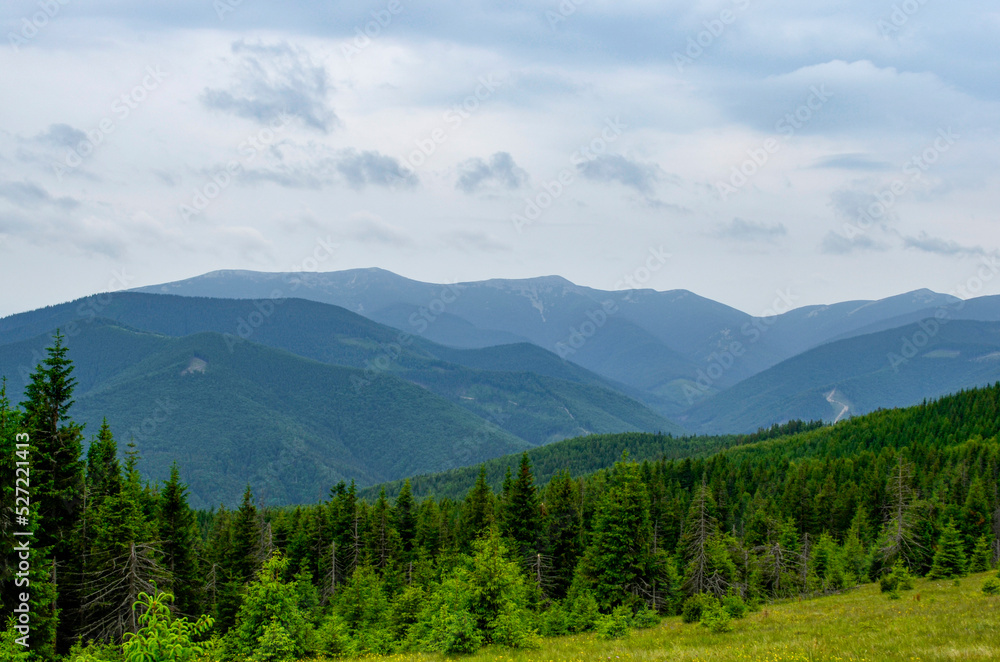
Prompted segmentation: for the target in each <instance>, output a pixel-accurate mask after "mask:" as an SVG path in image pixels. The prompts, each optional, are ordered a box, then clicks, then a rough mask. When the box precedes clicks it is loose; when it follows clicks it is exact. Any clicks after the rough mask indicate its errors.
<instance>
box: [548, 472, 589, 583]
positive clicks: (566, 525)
mask: <svg viewBox="0 0 1000 662" xmlns="http://www.w3.org/2000/svg"><path fill="white" fill-rule="evenodd" d="M578 496H579V495H578V493H577V490H576V483H574V482H573V479H572V477H570V474H569V472H568V471H562V472H560V473H558V474H556V476H555V477H554V478H553V479H552V481H551V482H549V485H548V487H547V489H546V497H545V511H546V516H545V542H544V553H545V555H546V556H548V557H549V562H550V564H551V566H552V572H551V578H550V580H549V582H550V583H549V592H550V594H551V595H552V597H554V598H556V599H562V598H564V597H565V596H566V592H567V591H569V587H570V584H571V583H572V582H573V571H574V570H575V569H576V564H577V561H578V560H579V558H580V554H581V552H582V546H583V517H582V513H581V512H580V503H579V498H578Z"/></svg>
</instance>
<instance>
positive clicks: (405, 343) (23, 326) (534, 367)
mask: <svg viewBox="0 0 1000 662" xmlns="http://www.w3.org/2000/svg"><path fill="white" fill-rule="evenodd" d="M81 311H84V312H85V313H88V314H84V315H83V316H81V315H80V312H81ZM95 312H99V313H100V315H102V316H105V317H108V318H111V319H113V320H114V321H115V322H116V323H119V324H125V325H128V326H130V327H134V328H138V329H142V330H146V331H151V332H155V333H161V334H165V335H170V336H184V335H188V334H192V333H201V332H215V333H220V334H222V335H223V339H224V341H225V343H226V347H227V349H228V350H235V349H236V348H237V347H239V346H240V345H242V344H245V342H247V341H252V342H257V343H261V344H264V345H268V346H271V347H275V348H280V349H284V350H287V351H290V352H292V353H294V354H297V355H299V356H303V357H305V358H309V359H314V360H317V361H322V362H324V363H330V364H334V365H343V366H349V367H356V368H363V369H365V375H363V376H361V377H359V379H360V380H362V381H363V380H366V379H368V377H369V376H371V375H377V374H380V373H382V372H388V373H391V374H394V375H397V376H400V377H402V378H403V379H406V380H408V381H411V382H413V383H416V384H420V385H421V386H424V387H426V388H429V389H431V390H432V391H434V392H435V393H438V394H439V395H443V396H444V397H446V398H448V399H449V400H451V401H452V402H454V403H455V404H458V405H460V406H462V407H464V408H466V409H469V410H470V411H473V412H475V413H476V414H477V415H480V416H482V415H487V414H489V415H490V420H493V421H495V422H497V423H498V424H499V425H501V426H502V427H503V428H504V429H507V430H509V431H511V432H513V433H514V434H517V435H518V436H521V437H523V438H524V439H525V440H526V441H528V442H529V443H531V444H532V445H538V444H542V443H547V442H549V441H552V440H556V439H565V438H567V437H572V436H576V435H579V434H583V433H586V432H622V431H625V430H646V431H653V432H655V431H663V432H672V433H680V432H681V431H682V430H681V428H680V427H679V426H677V425H676V424H675V423H673V422H671V421H669V420H667V419H665V418H663V417H662V416H659V415H657V414H656V413H654V412H653V411H651V410H649V409H648V408H647V407H646V406H645V405H643V404H640V403H639V402H637V401H635V400H634V399H633V398H634V397H637V396H638V397H645V396H644V394H642V393H641V392H638V391H636V390H634V389H629V388H628V387H622V386H621V385H617V384H614V383H612V382H610V381H609V380H607V379H604V378H602V377H600V376H598V375H596V374H594V373H591V372H589V371H587V370H585V369H584V368H581V367H580V366H577V365H575V364H573V363H570V362H567V361H564V360H562V359H560V358H559V357H557V356H556V355H554V354H552V353H551V352H546V351H545V350H542V349H540V348H538V347H534V346H532V345H530V344H527V343H521V344H518V345H509V346H499V347H493V348H486V349H482V350H455V349H452V348H448V347H444V346H441V345H437V344H436V343H432V342H430V341H428V340H425V339H423V338H420V337H419V336H407V335H404V334H402V333H401V332H400V331H398V330H396V329H392V328H390V327H386V326H383V325H381V324H378V323H376V322H373V321H371V320H369V319H367V318H365V317H362V316H360V315H357V314H355V313H352V312H350V311H348V310H345V309H343V308H339V307H337V306H331V305H327V304H321V303H317V302H313V301H305V300H302V299H284V300H280V299H279V300H277V301H271V300H264V301H245V300H233V299H206V298H201V297H180V296H168V295H151V294H141V293H135V292H122V293H116V294H114V295H109V297H108V298H105V299H103V300H101V299H99V298H98V297H89V298H87V299H82V300H80V301H76V302H70V303H67V304H63V305H61V306H54V307H51V308H46V309H42V310H39V311H32V312H29V313H22V314H20V315H15V316H11V317H8V318H6V319H4V320H0V343H2V342H10V341H11V340H15V339H19V338H24V337H27V336H29V335H31V334H42V333H44V331H47V330H49V329H52V328H54V327H56V326H60V327H62V328H63V329H65V330H66V333H67V335H69V336H70V337H71V338H73V337H75V336H76V335H77V334H78V333H79V332H80V331H81V330H86V329H87V328H88V327H90V326H92V325H93V324H95V323H96V321H97V320H99V319H101V318H100V317H97V316H96V314H94V313H95ZM45 325H52V326H49V327H46V326H45ZM244 338H245V339H247V340H244ZM47 342H48V341H47V340H45V339H44V337H43V336H39V337H38V340H37V341H36V346H34V347H32V348H30V350H29V351H26V352H24V353H23V355H22V358H20V359H19V360H18V362H17V363H15V365H19V366H22V367H20V368H19V369H18V372H19V373H21V372H23V373H25V374H26V373H27V372H28V371H30V367H29V366H32V365H34V364H35V363H36V362H37V360H38V357H40V356H41V354H42V352H43V351H44V347H45V345H46V344H47ZM510 372H517V373H519V374H518V376H514V377H512V376H511V375H510V374H508V373H510ZM529 372H530V373H533V374H525V373H529ZM622 392H625V394H624V395H623V394H622ZM646 399H651V400H653V399H654V398H646ZM487 402H488V403H489V404H488V405H487V404H484V403H487ZM506 403H517V404H506Z"/></svg>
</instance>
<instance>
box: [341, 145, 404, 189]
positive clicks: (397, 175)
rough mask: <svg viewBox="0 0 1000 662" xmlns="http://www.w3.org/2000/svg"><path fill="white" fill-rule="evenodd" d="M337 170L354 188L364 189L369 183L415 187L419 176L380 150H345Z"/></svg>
mask: <svg viewBox="0 0 1000 662" xmlns="http://www.w3.org/2000/svg"><path fill="white" fill-rule="evenodd" d="M337 170H338V172H340V174H341V175H342V176H343V177H344V179H345V180H346V181H347V184H348V186H350V187H351V188H353V189H362V188H364V187H365V186H366V185H368V184H372V185H374V186H402V187H413V186H416V184H417V176H416V175H415V174H414V173H413V172H412V171H410V170H407V169H406V168H404V167H403V166H402V164H400V162H399V161H397V160H396V159H394V158H393V157H391V156H386V155H385V154H380V153H379V152H373V151H365V152H358V151H355V150H353V149H347V150H343V151H342V152H341V153H340V156H339V161H338V163H337Z"/></svg>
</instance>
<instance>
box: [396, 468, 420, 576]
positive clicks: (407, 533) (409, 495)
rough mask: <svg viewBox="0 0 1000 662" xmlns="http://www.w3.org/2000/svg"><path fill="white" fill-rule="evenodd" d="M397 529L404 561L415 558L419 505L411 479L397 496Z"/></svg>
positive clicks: (406, 481) (404, 482)
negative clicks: (414, 549) (416, 501)
mask: <svg viewBox="0 0 1000 662" xmlns="http://www.w3.org/2000/svg"><path fill="white" fill-rule="evenodd" d="M395 510H396V531H397V532H398V533H399V544H400V549H401V551H402V559H403V561H404V562H409V561H412V560H413V545H414V539H415V538H416V535H417V506H416V503H415V502H414V501H413V491H412V488H411V487H410V479H409V478H407V479H406V480H405V481H403V487H402V488H401V489H400V490H399V495H398V496H397V497H396V507H395Z"/></svg>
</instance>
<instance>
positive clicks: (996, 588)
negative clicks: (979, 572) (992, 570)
mask: <svg viewBox="0 0 1000 662" xmlns="http://www.w3.org/2000/svg"><path fill="white" fill-rule="evenodd" d="M983 593H985V594H986V595H1000V579H997V578H996V577H990V578H989V579H987V580H986V581H985V582H983Z"/></svg>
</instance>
